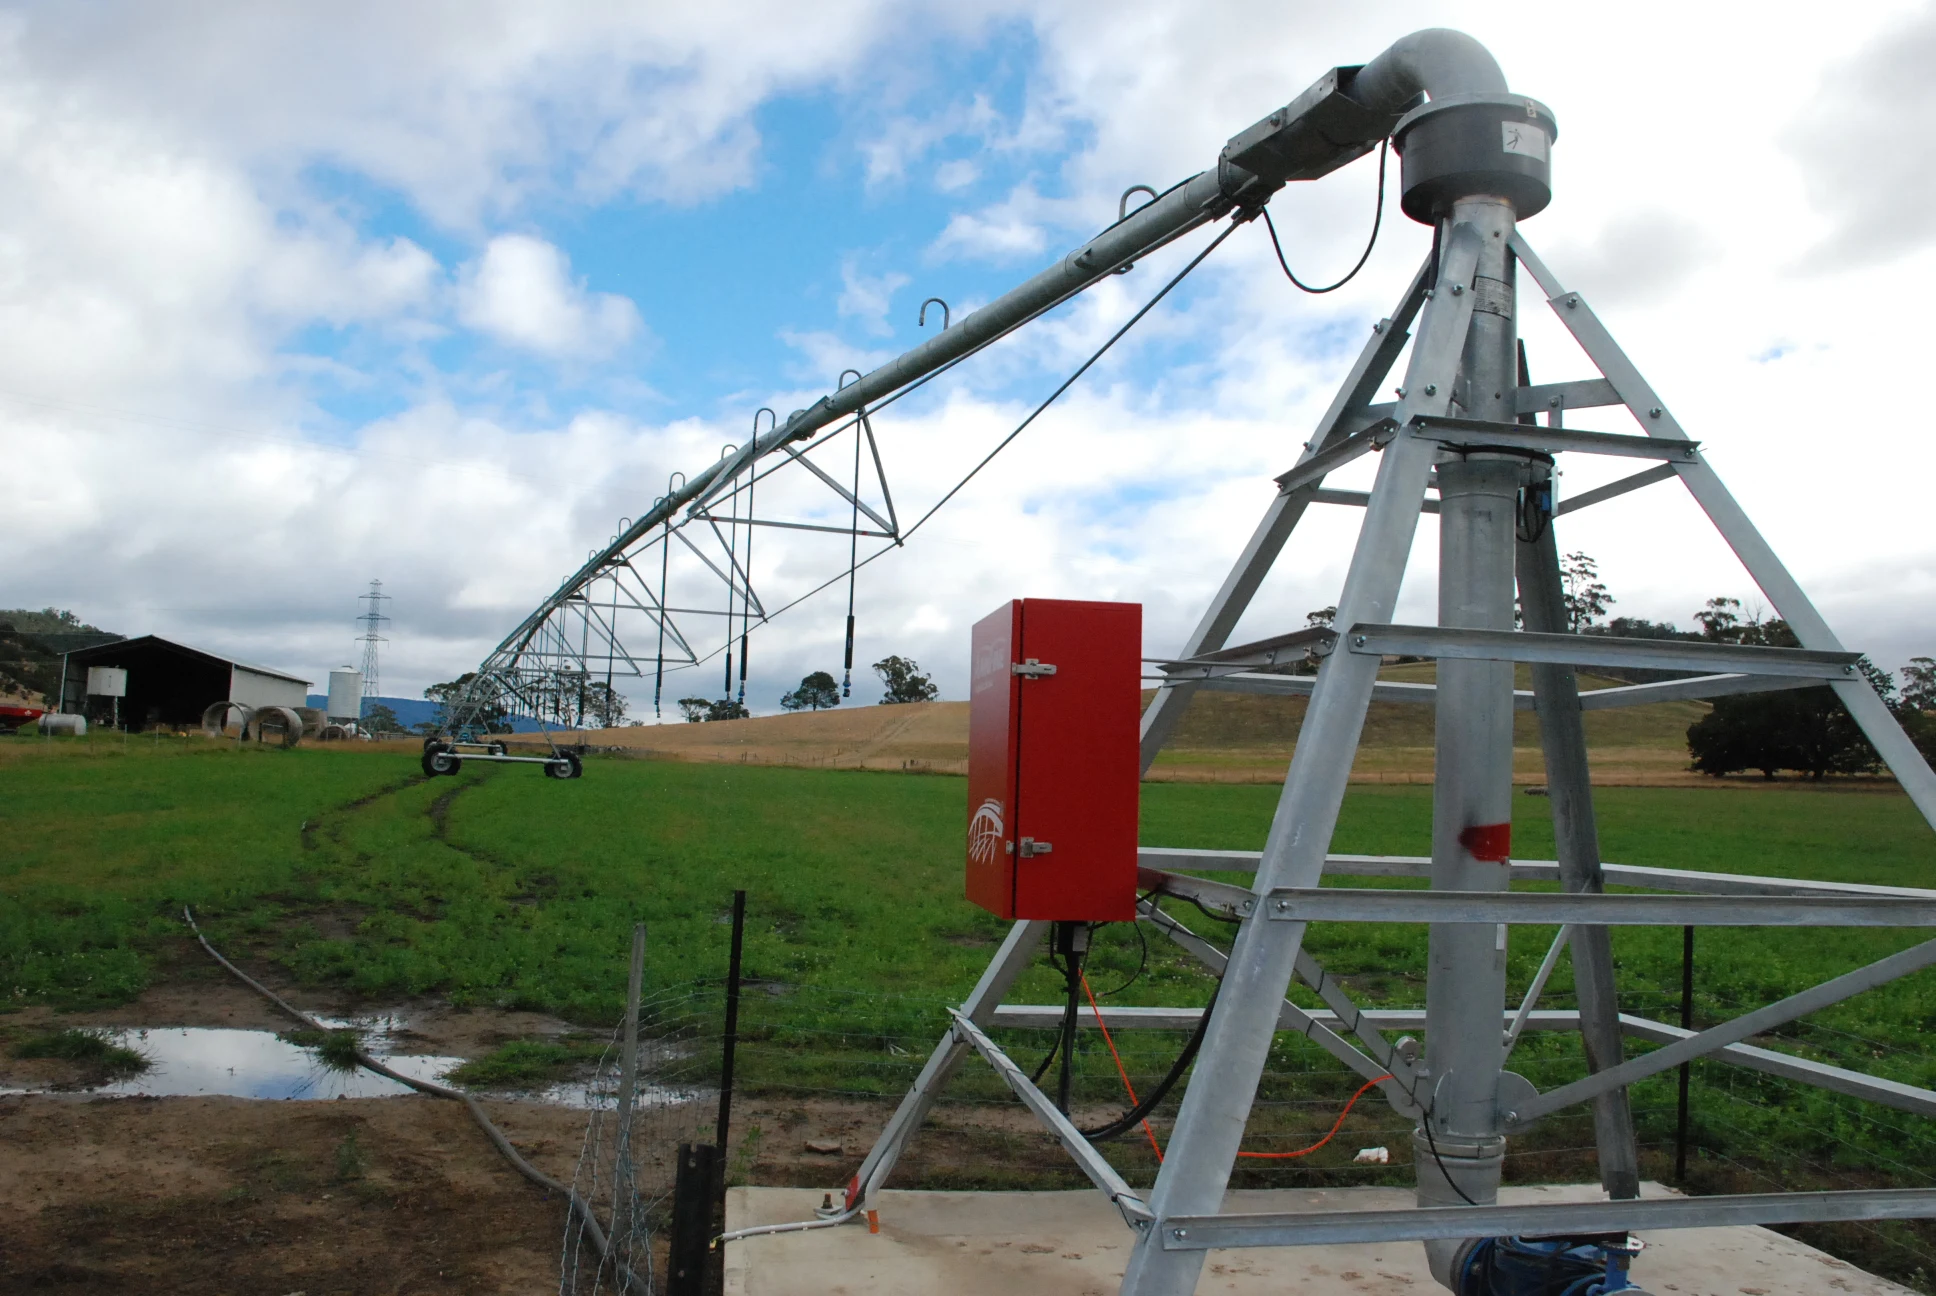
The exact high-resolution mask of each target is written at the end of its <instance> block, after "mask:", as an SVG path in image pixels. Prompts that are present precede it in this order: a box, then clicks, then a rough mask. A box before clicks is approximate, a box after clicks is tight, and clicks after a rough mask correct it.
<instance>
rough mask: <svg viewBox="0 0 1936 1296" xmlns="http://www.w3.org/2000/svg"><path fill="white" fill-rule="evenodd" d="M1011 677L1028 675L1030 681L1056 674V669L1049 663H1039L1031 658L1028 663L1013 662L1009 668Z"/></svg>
mask: <svg viewBox="0 0 1936 1296" xmlns="http://www.w3.org/2000/svg"><path fill="white" fill-rule="evenodd" d="M1008 673H1009V674H1011V675H1026V676H1028V677H1029V678H1030V679H1041V678H1042V677H1043V676H1044V675H1053V674H1055V667H1054V666H1053V665H1051V664H1050V663H1048V662H1044V661H1037V660H1035V658H1033V657H1031V658H1029V659H1028V660H1027V661H1018V662H1011V663H1010V664H1009V667H1008Z"/></svg>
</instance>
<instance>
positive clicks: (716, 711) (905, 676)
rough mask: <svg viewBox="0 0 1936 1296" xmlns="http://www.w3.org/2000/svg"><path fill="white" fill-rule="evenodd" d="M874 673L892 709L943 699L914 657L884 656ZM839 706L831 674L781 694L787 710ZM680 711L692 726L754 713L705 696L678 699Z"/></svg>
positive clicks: (741, 705) (817, 676)
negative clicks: (895, 705) (913, 703)
mask: <svg viewBox="0 0 1936 1296" xmlns="http://www.w3.org/2000/svg"><path fill="white" fill-rule="evenodd" d="M873 671H874V674H875V675H877V676H879V677H880V681H881V686H882V690H883V691H882V693H881V703H882V705H884V706H892V705H894V704H896V703H901V702H932V701H934V700H935V698H937V697H939V696H940V693H941V690H940V689H938V688H936V687H935V684H934V680H933V679H932V678H930V677H929V676H928V675H927V674H925V673H924V672H923V671H922V670H921V664H920V663H919V662H917V661H915V660H914V659H913V658H912V657H895V656H888V657H883V658H881V660H879V661H877V662H875V663H874V666H873ZM839 705H840V684H839V683H838V682H837V681H836V680H835V679H834V677H833V674H832V672H830V671H813V672H812V673H810V674H808V675H805V676H803V677H802V678H801V680H800V687H799V688H796V689H792V690H790V691H788V692H786V693H782V694H781V695H780V707H781V709H782V710H786V711H825V710H827V709H828V708H830V707H837V706H839ZM679 712H680V714H682V715H683V716H685V718H686V720H687V722H688V723H690V724H700V723H702V722H704V721H708V720H743V719H745V718H746V717H747V716H749V715H751V714H752V712H750V711H748V710H747V709H746V706H745V704H744V703H742V702H738V701H736V700H734V699H733V698H729V697H728V698H720V699H719V700H718V701H713V700H711V699H708V698H702V697H686V698H680V699H679Z"/></svg>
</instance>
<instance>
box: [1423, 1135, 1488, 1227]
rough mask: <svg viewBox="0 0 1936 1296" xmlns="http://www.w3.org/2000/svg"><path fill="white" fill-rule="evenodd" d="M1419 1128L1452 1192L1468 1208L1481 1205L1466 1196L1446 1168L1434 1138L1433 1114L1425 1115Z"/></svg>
mask: <svg viewBox="0 0 1936 1296" xmlns="http://www.w3.org/2000/svg"><path fill="white" fill-rule="evenodd" d="M1419 1126H1420V1128H1422V1129H1423V1130H1424V1131H1425V1146H1426V1147H1428V1148H1431V1149H1432V1160H1434V1161H1436V1162H1438V1166H1439V1173H1440V1174H1442V1175H1444V1176H1445V1182H1447V1183H1449V1184H1451V1185H1452V1191H1453V1192H1455V1193H1457V1194H1459V1200H1461V1201H1463V1202H1464V1203H1465V1204H1466V1205H1468V1206H1477V1205H1478V1204H1479V1203H1478V1202H1476V1201H1473V1200H1472V1199H1471V1198H1470V1197H1467V1196H1466V1195H1465V1189H1463V1188H1461V1187H1459V1181H1458V1180H1456V1179H1454V1178H1453V1177H1452V1172H1451V1171H1450V1170H1447V1169H1446V1168H1445V1158H1444V1157H1442V1156H1440V1155H1439V1145H1438V1140H1437V1139H1434V1138H1433V1137H1432V1113H1431V1112H1429V1111H1428V1112H1426V1113H1425V1119H1424V1120H1422V1121H1420V1122H1419Z"/></svg>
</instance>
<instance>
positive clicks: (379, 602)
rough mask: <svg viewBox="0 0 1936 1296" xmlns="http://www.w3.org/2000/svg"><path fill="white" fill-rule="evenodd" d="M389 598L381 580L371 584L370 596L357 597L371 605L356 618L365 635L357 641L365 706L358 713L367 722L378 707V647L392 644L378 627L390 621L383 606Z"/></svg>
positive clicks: (361, 601)
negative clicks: (374, 707) (378, 630)
mask: <svg viewBox="0 0 1936 1296" xmlns="http://www.w3.org/2000/svg"><path fill="white" fill-rule="evenodd" d="M389 597H390V596H389V595H388V594H385V593H384V592H383V582H382V581H380V580H373V581H371V582H370V592H369V593H368V594H359V595H358V596H357V602H359V603H363V602H367V603H368V604H369V605H370V606H369V610H368V611H366V612H365V613H363V615H362V616H359V617H358V618H356V623H357V624H358V625H360V626H362V627H363V633H362V634H361V635H360V636H359V637H358V640H357V642H359V643H361V644H362V645H363V706H362V709H361V710H360V711H359V712H358V713H357V714H358V718H359V719H366V720H367V719H368V718H369V715H370V708H371V707H373V706H375V705H376V699H377V695H378V692H377V682H376V667H377V661H376V658H377V648H376V646H377V645H378V644H381V643H388V642H390V641H389V640H388V639H385V638H384V637H383V636H382V635H380V634H378V633H377V627H379V626H381V625H382V624H383V623H384V622H386V621H388V620H389V619H390V618H389V617H387V616H384V615H383V604H384V602H385V601H387V600H388V599H389Z"/></svg>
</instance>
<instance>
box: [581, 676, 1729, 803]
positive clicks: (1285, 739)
mask: <svg viewBox="0 0 1936 1296" xmlns="http://www.w3.org/2000/svg"><path fill="white" fill-rule="evenodd" d="M1520 669H1521V675H1522V678H1521V680H1520V687H1522V688H1524V687H1530V685H1529V684H1528V683H1527V681H1526V679H1525V678H1524V674H1525V668H1524V667H1522V668H1520ZM1383 674H1384V677H1385V678H1387V679H1394V680H1406V681H1418V682H1430V681H1431V680H1432V678H1433V676H1434V667H1433V666H1432V665H1431V664H1430V663H1419V664H1409V665H1400V666H1392V667H1388V668H1386V670H1385V671H1384V672H1383ZM1614 682H1615V681H1612V680H1602V679H1593V678H1585V677H1583V678H1582V680H1581V687H1583V688H1596V687H1606V686H1608V685H1611V684H1613V683H1614ZM1149 696H1150V694H1145V701H1147V699H1148V697H1149ZM1305 705H1306V704H1305V701H1304V699H1302V698H1268V697H1254V696H1249V695H1245V694H1237V693H1201V694H1198V695H1197V698H1196V700H1195V702H1193V703H1192V704H1191V706H1190V709H1189V711H1188V712H1186V713H1185V715H1184V717H1183V721H1182V723H1181V724H1180V725H1179V726H1178V727H1177V732H1176V736H1175V738H1174V740H1173V741H1172V742H1171V744H1170V746H1169V748H1168V749H1167V750H1165V751H1164V753H1163V755H1162V756H1161V757H1159V758H1158V760H1157V763H1156V767H1155V768H1154V769H1152V770H1151V771H1150V777H1151V778H1152V779H1156V780H1165V781H1175V780H1187V781H1203V782H1239V783H1252V782H1275V781H1277V780H1280V779H1282V778H1283V777H1284V770H1285V767H1286V765H1287V764H1288V763H1289V761H1290V757H1291V750H1292V748H1293V747H1295V746H1296V744H1297V731H1298V726H1299V725H1300V724H1302V723H1303V720H1304V709H1305ZM1706 711H1707V707H1706V704H1704V703H1700V702H1663V703H1657V704H1655V705H1653V706H1644V707H1628V708H1621V709H1617V710H1611V709H1610V710H1606V711H1590V712H1588V713H1587V716H1586V729H1587V740H1588V743H1589V744H1590V746H1591V749H1592V759H1593V765H1594V772H1595V775H1596V777H1597V778H1598V779H1599V780H1601V781H1603V782H1607V783H1628V784H1640V783H1644V784H1660V783H1693V782H1698V781H1699V779H1698V776H1696V775H1694V774H1692V773H1690V772H1689V771H1688V769H1687V727H1688V726H1689V725H1690V724H1692V723H1694V721H1695V720H1697V719H1699V718H1700V717H1701V716H1702V715H1704V714H1705V713H1706ZM566 740H567V736H565V735H560V741H566ZM569 740H570V741H576V742H584V743H587V744H590V745H591V746H593V747H608V748H616V749H625V750H628V751H633V752H636V753H638V754H640V755H649V756H655V757H660V758H663V759H670V760H691V761H739V762H747V763H752V764H761V765H802V766H823V767H838V768H843V769H882V770H893V769H914V770H927V771H934V772H940V773H962V772H965V770H966V768H967V759H968V704H967V703H966V702H918V703H910V704H905V705H901V706H867V707H840V708H836V709H834V710H830V711H814V712H795V713H793V714H790V715H776V716H758V717H755V718H753V719H750V720H725V721H718V722H714V723H708V724H678V723H674V724H661V725H640V726H633V727H629V728H623V729H597V730H589V731H586V732H584V733H582V734H580V733H573V734H571V735H569ZM1538 744H1539V730H1538V723H1537V721H1536V719H1535V718H1534V716H1533V714H1532V713H1531V712H1529V711H1523V712H1521V713H1520V714H1519V716H1518V718H1517V721H1516V724H1515V745H1516V747H1517V755H1516V759H1515V762H1514V766H1515V775H1514V777H1515V778H1516V779H1517V780H1518V781H1519V782H1522V783H1539V782H1543V781H1544V780H1545V774H1544V771H1543V769H1542V767H1541V762H1540V754H1539V746H1538ZM1352 776H1353V778H1354V779H1355V780H1357V781H1360V782H1399V783H1414V782H1430V781H1431V778H1432V708H1431V707H1429V706H1418V705H1405V704H1401V703H1374V704H1373V705H1372V708H1371V713H1370V715H1369V716H1368V717H1367V718H1366V722H1365V732H1364V740H1363V742H1362V743H1361V745H1360V747H1359V751H1358V759H1357V761H1356V762H1355V764H1354V765H1353V768H1352Z"/></svg>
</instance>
